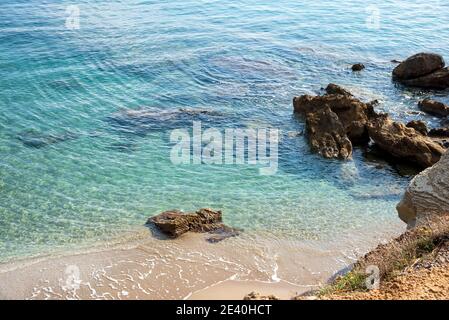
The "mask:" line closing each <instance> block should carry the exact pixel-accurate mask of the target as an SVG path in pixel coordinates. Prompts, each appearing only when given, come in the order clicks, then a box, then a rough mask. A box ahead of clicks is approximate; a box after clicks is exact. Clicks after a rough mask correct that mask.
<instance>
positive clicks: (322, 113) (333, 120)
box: [306, 107, 352, 159]
mask: <svg viewBox="0 0 449 320" xmlns="http://www.w3.org/2000/svg"><path fill="white" fill-rule="evenodd" d="M306 123H307V133H308V136H309V140H310V145H311V147H312V150H313V151H314V152H316V153H318V154H320V155H321V156H323V157H324V158H338V159H347V158H350V157H351V156H352V144H351V141H349V139H348V137H347V136H346V132H345V129H344V127H343V125H342V124H341V122H340V120H339V118H338V116H337V115H336V114H335V113H334V112H332V110H331V109H330V108H329V107H325V108H323V109H320V110H318V111H316V112H313V113H312V112H310V113H307V115H306Z"/></svg>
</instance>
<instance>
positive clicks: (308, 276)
mask: <svg viewBox="0 0 449 320" xmlns="http://www.w3.org/2000/svg"><path fill="white" fill-rule="evenodd" d="M394 234H397V232H391V236H393V235H394ZM132 238H134V239H132ZM385 239H386V238H385ZM353 241H357V240H355V239H352V240H351V241H349V240H348V239H339V241H336V242H334V244H331V243H330V242H327V243H326V242H324V241H307V242H305V241H302V242H299V241H292V240H285V241H280V240H279V239H274V238H270V237H268V236H266V235H265V236H264V237H262V236H260V235H255V234H251V233H247V234H242V235H241V236H239V237H236V238H232V239H227V240H225V241H222V242H220V243H215V244H212V243H208V242H206V241H205V235H204V234H195V233H189V234H186V235H183V236H182V237H180V238H179V239H176V240H167V239H159V238H157V237H153V236H152V234H151V232H150V231H149V230H148V229H147V228H145V227H142V228H141V229H140V230H139V231H138V232H136V233H135V234H133V235H132V236H130V237H129V239H126V238H125V240H123V241H122V242H121V243H115V244H114V243H110V244H101V245H98V246H97V247H95V248H91V249H89V250H83V251H80V252H76V253H74V252H69V253H65V254H53V255H50V256H47V257H41V258H34V259H28V260H24V261H15V262H11V263H6V264H2V265H1V266H0V283H1V286H0V298H2V299H238V300H240V299H242V298H243V297H244V296H245V295H246V294H248V293H249V292H252V291H257V292H259V293H261V294H275V295H276V296H277V297H279V298H281V299H290V298H292V297H293V296H296V295H298V294H302V293H304V292H307V291H310V290H312V289H316V288H318V287H319V286H321V285H323V284H324V283H326V282H327V281H328V280H329V278H330V277H331V276H333V275H334V274H335V273H337V272H339V271H341V270H344V269H345V268H346V267H348V266H349V265H350V264H351V263H353V262H354V261H355V260H356V258H357V257H358V256H360V255H362V254H363V253H365V252H367V251H368V250H369V249H371V248H372V247H374V246H375V245H376V244H377V243H378V241H379V238H378V235H374V234H373V235H370V236H364V240H361V241H358V246H357V247H354V243H353Z"/></svg>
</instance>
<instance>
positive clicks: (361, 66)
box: [351, 63, 365, 71]
mask: <svg viewBox="0 0 449 320" xmlns="http://www.w3.org/2000/svg"><path fill="white" fill-rule="evenodd" d="M351 69H352V71H362V70H363V69H365V65H364V64H363V63H357V64H355V65H353V66H352V67H351Z"/></svg>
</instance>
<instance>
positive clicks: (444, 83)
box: [401, 68, 449, 90]
mask: <svg viewBox="0 0 449 320" xmlns="http://www.w3.org/2000/svg"><path fill="white" fill-rule="evenodd" d="M401 82H402V84H404V85H407V86H410V87H417V88H423V89H435V90H444V89H447V88H449V68H443V69H439V70H437V71H435V72H432V73H431V74H428V75H426V76H422V77H419V78H415V79H410V80H402V81H401Z"/></svg>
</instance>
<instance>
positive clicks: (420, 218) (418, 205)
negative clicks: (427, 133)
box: [397, 153, 449, 227]
mask: <svg viewBox="0 0 449 320" xmlns="http://www.w3.org/2000/svg"><path fill="white" fill-rule="evenodd" d="M448 166H449V153H446V154H444V155H443V157H442V158H441V160H440V161H439V162H438V163H436V164H435V165H434V166H433V167H432V168H429V169H427V170H425V171H423V172H421V173H420V174H419V175H417V176H416V177H415V178H414V179H413V180H412V181H411V182H410V185H409V186H408V188H407V190H406V192H405V194H404V197H403V199H402V201H401V202H400V203H399V204H398V206H397V210H398V213H399V217H400V218H401V219H402V220H403V221H404V222H406V223H408V224H409V226H411V227H413V226H415V225H416V224H421V223H423V222H426V221H427V220H428V218H432V217H443V215H447V213H448V212H449V171H448V170H447V168H448Z"/></svg>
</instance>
